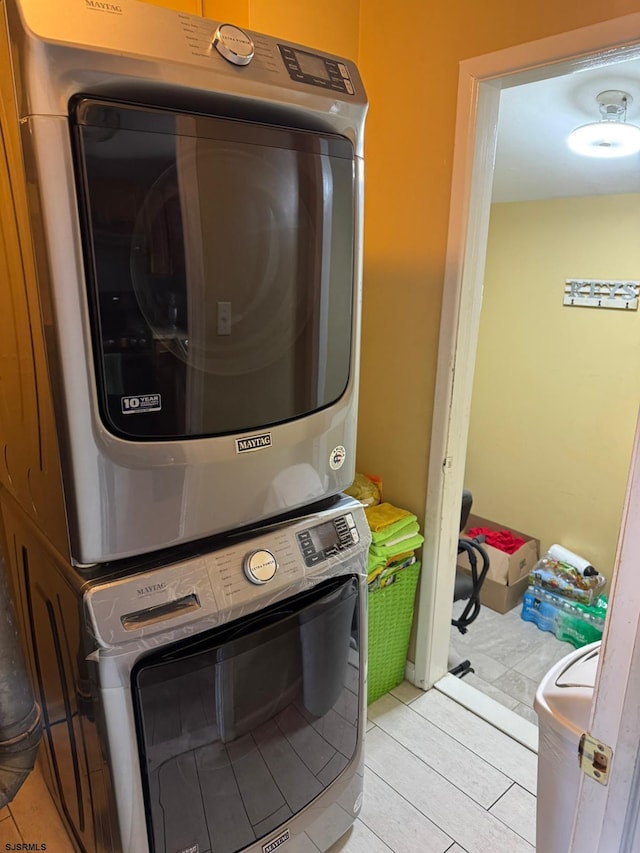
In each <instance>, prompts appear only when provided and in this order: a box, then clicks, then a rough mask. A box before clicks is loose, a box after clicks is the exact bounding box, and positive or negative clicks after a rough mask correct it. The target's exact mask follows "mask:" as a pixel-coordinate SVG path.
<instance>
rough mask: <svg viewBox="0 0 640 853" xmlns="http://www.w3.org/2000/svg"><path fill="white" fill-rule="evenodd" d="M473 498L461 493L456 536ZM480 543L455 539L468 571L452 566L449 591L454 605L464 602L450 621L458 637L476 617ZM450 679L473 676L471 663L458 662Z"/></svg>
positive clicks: (481, 575) (484, 566)
mask: <svg viewBox="0 0 640 853" xmlns="http://www.w3.org/2000/svg"><path fill="white" fill-rule="evenodd" d="M472 502H473V496H472V494H471V492H469V491H468V490H467V489H465V490H464V491H463V493H462V511H461V513H460V532H461V533H462V531H463V530H464V529H465V527H466V526H467V521H468V519H469V513H470V512H471V504H472ZM483 542H484V538H483V537H480V536H478V537H475V538H473V539H469V538H468V537H466V536H461V537H460V538H459V539H458V554H466V555H467V557H468V560H469V566H470V568H471V574H467V573H466V572H463V571H462V569H460V568H458V567H457V566H456V581H455V587H454V591H453V600H454V601H464V600H466V602H467V603H466V604H465V606H464V608H463V610H462V613H461V614H460V616H458V618H457V619H452V620H451V624H452V625H455V627H456V628H457V629H458V631H460V633H461V634H466V633H467V630H468V628H469V625H471V623H472V622H474V621H475V620H476V619H477V618H478V615H479V614H480V606H481V605H480V590H481V589H482V584H483V583H484V579H485V578H486V576H487V572H488V571H489V556H488V554H487V552H486V551H485V549H484V548H483V547H482V543H483ZM478 558H480V562H481V568H480V570H478ZM449 672H450V673H451V674H452V675H457V676H459V677H460V678H463V677H464V676H465V675H467V673H469V672H473V669H472V668H471V662H470V661H468V660H465V661H462V663H459V664H458V665H457V666H455V667H453V669H451V670H449Z"/></svg>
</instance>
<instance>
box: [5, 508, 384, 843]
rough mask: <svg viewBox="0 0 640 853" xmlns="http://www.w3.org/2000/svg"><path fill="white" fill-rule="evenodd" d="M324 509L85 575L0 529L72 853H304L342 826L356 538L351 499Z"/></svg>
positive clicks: (353, 784) (352, 700) (359, 633)
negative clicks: (12, 546)
mask: <svg viewBox="0 0 640 853" xmlns="http://www.w3.org/2000/svg"><path fill="white" fill-rule="evenodd" d="M329 503H330V506H327V507H326V508H325V509H324V510H322V511H319V512H317V513H313V514H311V515H308V516H306V517H302V518H299V519H297V520H294V521H290V522H288V523H283V524H279V525H274V526H272V527H268V528H265V529H262V530H259V531H253V533H247V534H245V535H243V536H238V537H225V538H224V539H223V540H222V539H221V540H218V541H217V543H216V546H215V547H212V548H211V550H202V549H200V550H197V549H195V548H194V547H193V546H192V548H191V551H189V550H187V549H186V548H185V547H184V546H183V547H182V549H178V550H177V552H176V553H175V554H174V559H175V562H169V563H165V564H162V565H160V566H154V565H152V564H151V565H150V564H149V562H150V560H149V558H147V559H146V561H145V562H142V561H137V562H134V563H133V564H131V565H128V566H126V567H123V568H122V569H119V570H118V571H112V572H111V573H110V574H108V575H107V576H104V574H102V575H101V574H100V573H98V572H95V573H94V575H93V577H92V579H89V580H82V578H81V577H80V575H79V574H78V573H77V571H75V570H74V569H72V568H71V567H70V566H69V565H68V564H66V567H65V564H63V563H61V562H60V561H59V560H55V559H52V557H51V556H50V555H47V552H46V546H45V545H44V544H42V543H44V540H42V543H41V544H38V543H36V542H35V540H33V539H31V541H25V540H24V539H22V536H23V533H24V531H25V530H27V529H29V525H28V524H27V525H26V526H25V525H24V524H23V523H22V522H20V521H19V520H14V521H10V526H11V527H12V529H11V532H10V536H11V538H12V539H13V540H14V541H15V543H16V546H17V548H16V552H17V553H18V554H19V555H21V556H20V563H21V565H20V571H19V573H18V574H19V575H20V576H21V578H22V580H21V586H22V587H23V589H22V598H23V600H24V602H25V607H26V608H27V610H28V614H27V615H28V618H29V622H30V624H31V626H32V634H33V656H34V661H35V671H36V673H37V682H38V686H39V691H40V699H41V701H42V705H43V710H44V718H45V741H46V746H47V749H46V755H47V761H48V772H49V775H50V786H51V788H52V790H53V792H54V796H55V798H56V800H57V803H58V806H59V808H60V811H61V813H62V815H63V816H64V818H65V820H66V822H67V825H68V828H69V831H70V834H71V835H72V837H73V838H74V840H75V843H76V846H77V848H78V849H79V850H82V851H83V853H147V851H155V853H186V851H187V850H189V851H199V853H205V851H207V850H216V851H219V853H235V851H236V850H243V851H245V853H265V851H267V850H275V849H276V848H277V847H279V846H280V845H282V850H283V851H285V850H286V851H288V853H292V851H295V853H307V851H309V850H321V851H323V850H326V849H328V847H329V846H331V844H333V843H334V842H335V841H336V840H337V838H338V837H339V836H340V835H342V834H343V833H344V832H345V831H346V830H347V829H348V827H349V826H350V825H351V823H352V822H353V820H354V819H355V817H356V815H357V813H358V811H359V809H360V805H361V801H362V773H363V727H364V721H365V719H366V715H365V702H366V686H365V660H366V644H367V638H366V565H367V549H368V545H369V536H370V534H369V530H368V526H367V523H366V519H365V516H364V512H363V510H362V507H361V506H360V504H358V503H357V502H355V501H353V500H351V499H347V498H337V499H332V500H330V501H329ZM7 517H8V518H9V517H10V516H7ZM16 519H17V516H16ZM210 546H211V543H210ZM51 553H53V552H50V554H51ZM250 578H251V580H250ZM270 845H272V846H270Z"/></svg>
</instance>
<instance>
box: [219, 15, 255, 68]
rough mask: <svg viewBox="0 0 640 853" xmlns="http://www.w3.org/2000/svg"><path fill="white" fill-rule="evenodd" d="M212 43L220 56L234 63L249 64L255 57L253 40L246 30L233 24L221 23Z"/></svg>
mask: <svg viewBox="0 0 640 853" xmlns="http://www.w3.org/2000/svg"><path fill="white" fill-rule="evenodd" d="M211 43H212V44H213V46H214V47H215V49H216V50H217V51H218V53H219V54H220V56H224V58H225V59H226V60H227V62H232V63H233V64H234V65H248V64H249V63H250V62H251V60H252V59H253V53H254V45H253V41H252V40H251V38H250V37H249V36H248V35H247V34H246V33H245V31H244V30H241V29H240V27H234V26H233V24H220V26H219V27H218V29H217V30H216V31H215V34H214V36H213V40H212V42H211Z"/></svg>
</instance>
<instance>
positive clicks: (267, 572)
mask: <svg viewBox="0 0 640 853" xmlns="http://www.w3.org/2000/svg"><path fill="white" fill-rule="evenodd" d="M277 571H278V561H277V560H276V558H275V557H274V556H273V554H272V553H271V551H267V550H266V548H261V549H260V550H258V551H250V552H249V553H248V554H247V555H246V557H245V558H244V573H245V575H246V576H247V578H248V579H249V580H250V581H251V583H256V584H261V583H268V582H269V581H270V580H271V579H272V578H273V576H274V575H275V573H276V572H277Z"/></svg>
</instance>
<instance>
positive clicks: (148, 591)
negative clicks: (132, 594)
mask: <svg viewBox="0 0 640 853" xmlns="http://www.w3.org/2000/svg"><path fill="white" fill-rule="evenodd" d="M166 588H167V585H166V583H152V584H150V585H149V586H143V587H140V589H139V590H138V598H140V597H141V596H143V595H152V594H153V593H154V592H163V591H164V590H165V589H166Z"/></svg>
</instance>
